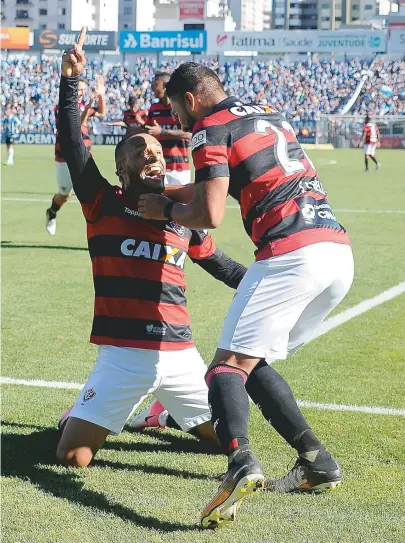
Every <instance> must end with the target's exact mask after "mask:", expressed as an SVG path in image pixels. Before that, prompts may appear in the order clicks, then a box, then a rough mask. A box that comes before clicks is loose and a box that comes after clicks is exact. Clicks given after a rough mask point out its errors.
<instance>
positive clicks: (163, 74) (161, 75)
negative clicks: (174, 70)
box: [155, 70, 170, 80]
mask: <svg viewBox="0 0 405 543" xmlns="http://www.w3.org/2000/svg"><path fill="white" fill-rule="evenodd" d="M155 79H168V80H169V79H170V74H169V72H164V71H162V70H159V71H157V72H156V73H155Z"/></svg>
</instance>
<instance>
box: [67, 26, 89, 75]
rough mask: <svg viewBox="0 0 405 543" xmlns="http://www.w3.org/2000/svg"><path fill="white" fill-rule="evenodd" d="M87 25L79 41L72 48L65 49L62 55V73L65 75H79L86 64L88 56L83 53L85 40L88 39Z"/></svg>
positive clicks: (83, 28) (82, 30) (81, 32)
mask: <svg viewBox="0 0 405 543" xmlns="http://www.w3.org/2000/svg"><path fill="white" fill-rule="evenodd" d="M86 32H87V27H85V26H83V27H82V29H81V31H80V34H79V39H78V40H77V43H76V44H75V45H73V47H72V48H71V49H68V50H66V51H64V53H63V56H62V75H63V76H64V77H77V76H79V75H80V74H81V73H82V72H83V70H84V66H85V64H86V58H85V56H84V53H83V45H84V40H85V39H86Z"/></svg>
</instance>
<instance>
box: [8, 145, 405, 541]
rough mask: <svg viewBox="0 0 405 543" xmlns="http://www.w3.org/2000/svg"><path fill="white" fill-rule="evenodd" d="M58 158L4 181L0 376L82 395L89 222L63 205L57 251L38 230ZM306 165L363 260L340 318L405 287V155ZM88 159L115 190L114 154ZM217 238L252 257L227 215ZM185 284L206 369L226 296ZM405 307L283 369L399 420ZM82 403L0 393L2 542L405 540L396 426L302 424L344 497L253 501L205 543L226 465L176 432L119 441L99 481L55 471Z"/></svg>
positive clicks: (371, 420)
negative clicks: (65, 431) (206, 517)
mask: <svg viewBox="0 0 405 543" xmlns="http://www.w3.org/2000/svg"><path fill="white" fill-rule="evenodd" d="M52 152H53V149H52V147H51V146H48V147H46V146H44V147H41V146H20V147H17V148H16V154H15V160H16V165H15V166H14V167H13V168H6V167H4V168H3V170H2V177H3V204H2V210H3V214H2V217H3V230H2V234H3V235H2V240H3V241H2V246H3V251H2V256H3V288H2V296H3V314H2V316H3V319H2V324H3V335H2V339H3V345H2V347H3V349H2V351H3V353H2V354H3V357H2V358H3V362H2V372H1V374H2V375H3V376H7V377H15V378H21V379H42V380H47V381H73V382H84V381H85V379H86V377H87V375H88V373H89V372H90V370H91V367H92V364H93V363H94V359H95V354H96V348H95V347H94V346H93V345H90V344H89V343H88V336H89V332H90V326H91V318H92V308H93V307H92V305H93V287H92V280H91V267H90V260H89V257H88V254H87V250H86V237H85V223H84V219H83V217H82V215H81V211H80V206H79V205H78V204H77V203H69V204H68V205H66V206H65V207H64V209H63V210H62V211H61V212H60V214H59V216H58V230H57V234H56V236H55V237H50V236H49V235H48V234H47V233H46V231H45V227H44V223H45V209H46V208H47V207H48V206H49V202H50V200H51V197H52V195H53V194H54V192H55V188H56V184H55V168H54V164H53V153H52ZM310 154H311V158H312V159H313V160H314V162H315V164H316V165H317V167H318V169H319V171H320V175H321V179H322V181H323V183H324V185H325V186H326V188H327V189H328V192H329V196H330V201H331V204H332V207H333V209H334V210H335V212H336V214H337V216H338V218H339V220H340V222H341V223H342V224H344V225H345V226H346V228H347V229H348V231H349V234H350V237H351V240H352V243H353V249H354V254H355V259H356V279H355V282H354V285H353V287H352V290H351V291H350V293H349V295H348V296H347V298H346V299H345V300H344V301H343V302H342V304H341V305H340V306H339V308H337V310H336V311H335V313H339V312H340V311H342V310H344V309H347V308H348V307H351V306H354V305H356V304H358V303H359V302H361V301H362V300H364V299H367V298H371V297H373V296H376V295H377V294H379V293H380V292H382V291H384V290H386V289H388V288H390V287H392V286H394V285H396V284H398V283H399V282H401V281H403V280H404V259H403V254H404V222H405V214H404V212H405V191H404V180H403V172H404V166H405V159H404V158H405V157H404V153H403V152H401V151H385V150H382V151H379V159H380V160H381V162H382V164H383V168H382V170H381V172H380V173H378V174H376V173H374V172H370V173H369V174H365V173H363V171H362V169H363V157H362V152H361V151H357V150H335V151H318V152H311V153H310ZM3 157H4V149H3ZM95 157H96V160H97V162H98V163H99V166H100V168H101V170H102V172H103V173H104V175H105V176H106V177H107V178H108V179H109V180H110V181H111V182H115V176H114V173H113V172H114V166H113V148H112V147H104V148H100V147H96V148H95ZM339 210H340V211H339ZM365 211H368V212H365ZM387 211H391V213H388V212H387ZM397 211H402V213H396V212H397ZM392 212H395V213H392ZM214 237H215V239H216V242H217V244H218V245H219V246H220V247H221V248H222V249H224V250H225V251H226V252H227V253H228V254H230V255H231V256H233V257H234V258H236V259H238V260H240V261H241V262H243V263H245V264H249V263H250V262H252V260H253V258H252V255H253V247H252V244H251V242H250V241H249V239H248V238H247V236H246V235H245V234H244V232H243V230H242V226H241V221H240V217H239V212H238V210H237V209H236V206H235V205H234V204H233V203H232V202H229V209H228V210H227V214H226V220H225V222H224V224H223V225H222V226H221V227H220V228H219V229H218V230H217V231H215V232H214ZM186 276H187V279H188V301H189V308H190V311H191V315H192V319H193V329H194V338H195V340H196V343H197V346H198V348H199V349H200V351H201V353H202V355H203V357H204V358H205V360H206V361H207V362H209V361H210V359H211V357H212V355H213V353H214V350H215V345H216V340H217V338H218V335H219V332H220V329H221V325H222V321H223V318H224V315H225V313H226V309H227V307H228V306H229V303H230V301H231V299H232V295H233V292H232V291H230V290H228V289H227V288H226V287H225V286H223V285H221V284H220V283H217V282H216V281H215V280H214V279H212V278H210V277H208V276H207V275H206V274H204V272H203V271H202V270H200V269H199V268H198V267H197V266H193V264H192V263H191V262H188V264H187V267H186ZM404 299H405V296H404V295H402V296H399V297H397V298H395V299H393V300H391V301H390V302H387V303H385V304H382V305H380V306H378V307H376V308H375V309H373V310H371V311H368V312H367V313H365V314H363V315H361V316H359V317H357V318H355V319H353V320H351V321H349V322H348V323H346V324H344V325H342V326H339V327H338V328H335V329H334V330H332V331H331V332H329V333H328V334H327V335H325V336H323V337H321V338H319V339H318V340H316V341H314V342H313V343H311V344H309V345H308V346H306V347H305V348H303V349H302V350H301V351H300V352H299V353H298V354H297V355H296V356H295V357H294V358H292V359H290V360H288V361H285V362H279V363H277V364H276V365H275V367H276V369H277V370H278V371H280V373H282V374H283V376H284V377H285V378H286V379H287V380H288V381H289V383H290V384H291V386H292V388H293V390H294V391H295V393H296V396H297V398H299V399H301V400H309V401H313V402H323V403H338V404H344V405H353V404H357V405H369V406H376V407H393V408H401V407H402V405H403V383H402V376H403V365H404V350H403V330H404V320H405V319H404V310H403V304H404ZM76 395H77V391H75V390H66V389H51V388H49V389H46V388H35V387H24V386H16V385H4V386H3V406H2V407H3V409H2V418H3V436H2V437H3V444H2V460H3V462H2V476H3V477H2V541H3V542H4V543H90V542H93V541H100V542H101V543H104V542H106V543H110V542H111V543H112V542H114V543H126V542H129V541H133V542H137V543H138V542H139V543H141V542H145V543H150V542H165V543H173V542H186V543H202V542H210V543H211V542H212V543H217V542H221V543H239V542H240V543H242V542H243V543H245V542H253V543H301V542H302V543H304V542H305V543H312V542H313V543H329V542H330V543H336V542H339V543H341V542H345V543H346V542H347V543H357V542H361V543H374V542H375V543H377V542H378V543H381V542H384V543H386V542H387V543H389V542H395V543H397V542H399V541H404V540H405V529H404V526H403V513H404V511H403V505H402V499H401V498H402V496H401V490H400V488H401V482H402V479H403V473H402V465H403V460H404V459H403V449H402V446H403V443H402V437H403V418H401V417H399V416H392V415H377V414H365V413H356V412H350V411H349V412H339V411H327V410H317V409H305V410H304V411H305V415H306V416H307V418H308V420H309V422H310V423H311V425H312V426H313V428H314V430H315V431H316V432H317V433H318V434H319V435H320V437H321V439H322V440H324V442H325V443H326V444H327V446H328V448H329V449H330V450H331V451H332V452H333V453H334V454H335V455H336V457H337V458H338V459H339V461H340V462H341V464H342V467H343V470H344V476H345V480H344V485H343V487H342V488H341V489H340V490H339V491H337V492H335V493H329V494H325V495H320V496H312V495H310V496H299V495H285V496H284V495H280V496H277V495H271V494H264V493H263V494H261V495H259V496H257V497H254V498H251V499H249V500H246V501H245V503H244V505H243V507H242V509H241V512H240V515H239V517H238V520H237V522H236V523H235V525H234V526H233V527H227V528H224V529H223V530H221V531H218V532H204V531H201V530H200V529H199V528H198V518H199V514H200V511H201V509H202V508H203V506H204V505H205V504H206V502H207V501H208V500H209V499H210V498H211V497H212V495H213V493H214V492H215V490H216V487H217V484H218V483H217V481H216V480H215V477H216V475H217V474H218V473H221V472H223V471H224V470H225V468H226V462H225V458H224V457H223V456H220V455H216V456H210V455H207V454H204V453H203V452H202V451H201V448H200V446H199V444H198V442H197V441H196V440H194V439H192V438H189V437H188V436H186V435H184V434H181V433H180V432H175V431H167V432H154V431H149V432H145V433H144V434H135V433H133V432H130V431H124V432H123V433H122V434H121V435H120V436H118V437H115V438H111V439H109V440H108V442H107V444H106V446H105V448H104V449H103V450H102V451H101V452H100V453H99V454H98V456H97V458H96V460H95V462H94V465H93V466H92V467H90V468H88V469H84V470H73V469H66V468H61V467H58V466H56V465H55V463H54V454H55V446H56V431H55V430H54V428H55V423H56V421H57V419H58V416H59V414H60V413H61V412H62V411H63V410H65V409H66V408H67V407H69V406H70V405H71V404H72V403H73V401H74V400H75V397H76ZM250 436H251V442H252V446H253V449H254V450H255V452H256V453H257V455H258V457H259V458H260V459H261V461H262V463H263V466H264V468H265V470H266V473H267V474H268V475H275V476H279V475H282V474H283V473H285V471H286V467H287V464H288V462H289V461H290V460H291V458H292V457H293V456H294V453H293V451H292V450H291V449H290V448H289V447H288V446H287V445H286V444H284V443H283V442H282V440H281V439H280V438H279V437H278V436H277V435H276V434H275V432H274V431H273V430H272V428H271V427H270V426H269V425H267V424H265V423H264V421H263V419H262V418H261V415H260V413H259V412H258V410H257V409H256V408H255V407H252V409H251V417H250Z"/></svg>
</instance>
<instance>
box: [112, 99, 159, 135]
mask: <svg viewBox="0 0 405 543" xmlns="http://www.w3.org/2000/svg"><path fill="white" fill-rule="evenodd" d="M147 116H148V110H146V109H139V105H138V102H137V99H136V96H130V97H129V98H128V109H126V110H125V111H124V113H123V116H122V121H111V122H108V123H104V124H105V125H106V126H121V127H122V128H126V130H127V131H126V136H129V135H130V134H135V133H136V132H141V131H142V130H143V128H145V123H146V118H147Z"/></svg>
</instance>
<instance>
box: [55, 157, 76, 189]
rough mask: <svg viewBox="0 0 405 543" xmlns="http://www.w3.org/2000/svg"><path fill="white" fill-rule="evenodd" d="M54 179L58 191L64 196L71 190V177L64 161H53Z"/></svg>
mask: <svg viewBox="0 0 405 543" xmlns="http://www.w3.org/2000/svg"><path fill="white" fill-rule="evenodd" d="M55 166H56V181H57V183H58V193H59V194H63V195H64V196H66V195H68V194H69V193H70V192H71V191H72V190H73V185H72V179H71V178H70V172H69V168H68V165H67V164H66V162H55Z"/></svg>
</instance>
